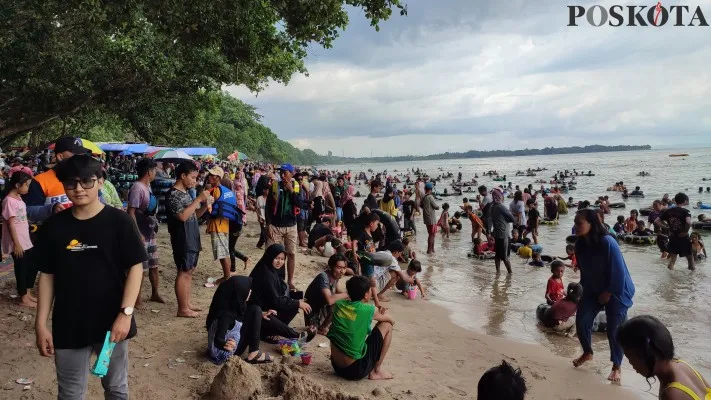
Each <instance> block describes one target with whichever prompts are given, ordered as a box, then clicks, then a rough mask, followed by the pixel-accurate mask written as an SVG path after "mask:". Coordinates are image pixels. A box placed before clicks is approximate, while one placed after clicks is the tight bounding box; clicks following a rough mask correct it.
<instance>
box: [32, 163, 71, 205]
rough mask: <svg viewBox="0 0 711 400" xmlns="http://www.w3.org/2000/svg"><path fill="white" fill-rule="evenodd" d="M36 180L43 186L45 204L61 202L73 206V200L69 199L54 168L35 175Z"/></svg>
mask: <svg viewBox="0 0 711 400" xmlns="http://www.w3.org/2000/svg"><path fill="white" fill-rule="evenodd" d="M35 181H37V183H39V185H40V187H42V193H44V197H45V199H44V204H45V205H47V204H57V203H61V204H63V205H65V206H69V207H71V205H72V202H71V201H69V197H67V194H66V192H64V186H62V182H60V181H59V179H57V174H56V172H54V170H53V169H50V170H49V171H47V172H43V173H41V174H39V175H37V176H35Z"/></svg>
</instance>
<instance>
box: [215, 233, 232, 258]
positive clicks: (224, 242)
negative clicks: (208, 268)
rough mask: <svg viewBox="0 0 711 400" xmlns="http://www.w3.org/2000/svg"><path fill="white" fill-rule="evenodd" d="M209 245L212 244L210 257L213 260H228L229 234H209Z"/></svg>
mask: <svg viewBox="0 0 711 400" xmlns="http://www.w3.org/2000/svg"><path fill="white" fill-rule="evenodd" d="M210 243H212V257H213V259H215V260H224V259H225V258H230V239H229V233H226V232H211V233H210Z"/></svg>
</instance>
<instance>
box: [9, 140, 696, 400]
mask: <svg viewBox="0 0 711 400" xmlns="http://www.w3.org/2000/svg"><path fill="white" fill-rule="evenodd" d="M42 154H45V153H42ZM47 154H48V157H46V158H45V157H44V155H42V157H41V158H44V161H46V162H44V163H30V164H28V165H27V166H24V165H22V163H20V165H15V166H13V167H12V168H13V169H14V170H12V169H11V170H10V171H9V172H11V173H10V174H8V177H7V179H6V183H5V185H6V194H5V197H4V199H3V204H2V218H3V229H2V251H3V254H12V256H13V259H14V262H15V275H16V281H17V291H18V295H19V297H20V301H21V304H22V305H24V306H27V307H33V308H35V307H36V308H37V318H36V323H35V330H36V336H37V345H38V348H39V351H40V353H41V354H42V355H43V356H54V359H55V365H56V370H57V385H58V393H59V398H60V399H74V398H83V396H84V393H85V391H86V380H87V376H88V373H89V369H90V366H89V365H88V359H89V356H90V354H91V353H92V352H94V353H96V352H98V351H100V349H101V347H102V345H103V343H104V339H105V337H106V335H107V332H109V333H108V335H109V339H110V341H111V342H113V343H115V344H116V347H115V348H114V351H113V354H112V356H111V362H110V368H109V370H108V373H107V374H106V375H105V376H103V377H102V385H103V387H104V390H105V392H106V395H107V396H108V397H112V398H126V397H127V394H128V374H127V368H128V350H127V349H128V344H127V343H128V341H127V339H130V338H132V337H133V336H135V335H136V332H137V327H136V324H135V321H134V318H133V312H134V308H135V307H136V306H137V305H139V304H140V302H141V301H142V299H141V298H140V296H139V293H140V289H141V285H142V281H143V279H144V278H143V277H144V274H147V276H148V278H149V281H150V285H151V296H150V299H149V301H154V302H164V301H165V300H164V298H163V296H164V294H161V293H160V291H159V282H158V280H159V273H158V262H157V260H158V254H157V245H156V233H157V232H158V229H159V226H160V224H159V223H158V220H157V218H156V214H157V209H158V208H159V200H158V199H157V198H156V196H155V195H154V193H153V190H152V185H151V183H152V182H153V181H154V180H156V179H157V178H160V179H171V181H170V183H171V184H170V188H169V189H168V190H167V192H166V194H165V200H164V207H165V214H166V216H167V220H166V225H167V230H168V233H169V235H170V246H171V250H172V255H173V263H174V264H175V266H176V268H177V271H178V273H177V276H176V279H175V287H174V288H175V296H176V299H177V304H178V306H177V310H176V315H177V316H178V317H186V318H195V317H199V316H201V312H202V310H201V309H200V308H199V307H197V306H196V305H195V304H193V303H192V301H191V289H192V286H193V283H192V274H193V272H194V270H195V268H196V267H197V265H198V260H199V258H200V253H201V252H202V249H203V247H202V242H201V233H200V230H201V228H200V225H201V224H203V225H204V226H205V229H206V232H207V234H208V235H209V238H210V245H211V250H212V258H213V260H214V261H216V262H218V263H219V265H220V268H221V272H222V276H221V277H220V278H219V279H217V280H216V281H215V282H214V286H215V287H216V290H215V293H214V296H213V298H212V302H211V304H210V307H209V310H208V313H207V317H206V323H205V329H206V333H207V349H206V355H207V357H208V359H209V360H210V361H212V362H213V363H216V364H222V363H224V362H226V361H227V360H228V359H229V358H230V357H233V356H242V355H244V360H246V361H247V362H249V363H253V364H262V363H270V362H272V361H273V358H272V356H271V355H270V354H269V353H268V352H264V351H262V349H261V347H260V346H261V343H262V342H264V343H274V344H275V343H278V342H279V341H280V340H284V339H290V340H295V341H297V342H298V343H301V344H304V343H308V342H310V341H311V340H313V338H314V337H315V336H316V335H317V334H321V335H325V336H327V337H328V338H329V339H330V346H331V364H332V367H333V370H334V372H335V373H336V374H337V375H338V376H340V377H342V378H344V379H349V380H359V379H363V378H365V377H368V378H369V379H373V380H380V379H391V378H393V376H392V374H390V373H389V372H387V371H386V370H385V368H384V367H383V363H384V361H385V359H386V356H387V353H388V350H389V347H390V344H391V342H392V339H393V335H394V334H393V325H394V324H395V318H394V316H393V315H392V313H391V312H390V310H389V309H388V308H387V307H386V306H385V305H384V303H386V302H387V301H389V298H388V293H390V291H391V290H392V289H396V290H397V291H398V292H399V293H401V294H402V295H403V296H405V297H407V298H410V299H412V298H414V297H415V295H416V292H417V291H419V292H420V294H421V296H422V298H427V295H428V293H427V290H426V288H425V286H424V284H423V282H422V281H421V280H420V279H419V278H418V273H420V272H421V271H422V264H421V261H420V260H419V259H418V258H417V253H416V251H414V248H413V247H412V243H411V240H413V239H414V236H413V235H414V233H415V232H416V230H417V227H416V218H415V217H416V216H418V215H419V216H421V219H422V221H423V222H424V225H425V227H424V228H425V230H426V232H427V246H426V248H427V250H426V253H427V254H428V255H429V256H430V257H434V255H435V251H436V240H437V235H438V232H440V231H441V232H442V234H444V235H448V234H450V233H451V231H452V230H454V231H461V230H462V226H463V225H462V224H461V222H459V218H462V217H463V216H466V217H467V218H468V219H469V220H470V223H471V239H472V246H473V250H472V253H473V254H475V255H477V256H482V257H485V258H489V257H490V258H493V259H494V265H495V269H496V271H497V272H499V270H500V265H501V264H502V263H503V264H504V266H505V268H506V270H507V272H508V273H509V274H511V273H513V270H512V265H511V260H510V254H511V252H512V250H513V251H516V253H517V254H519V255H520V256H522V257H523V258H531V259H532V260H533V261H531V262H532V263H534V262H535V263H536V264H532V265H537V266H542V265H545V263H546V262H548V263H550V266H551V272H552V276H551V278H550V279H549V281H548V285H547V287H546V292H545V300H546V303H547V305H548V306H550V307H549V308H546V309H545V310H544V311H543V312H542V316H541V319H542V321H543V325H545V326H546V327H549V328H553V329H555V330H558V331H562V332H569V331H570V329H571V328H573V327H575V329H576V331H577V336H578V340H579V342H580V344H581V347H582V350H583V355H582V356H580V357H579V358H577V359H576V360H575V361H574V365H575V366H576V367H578V366H580V365H582V364H583V363H585V362H586V361H588V360H590V359H591V358H592V356H593V350H592V345H591V333H592V330H593V328H592V326H593V320H594V319H595V318H596V316H597V315H598V314H599V313H600V312H601V311H603V310H604V313H605V314H606V316H607V335H608V340H609V345H610V352H611V361H612V372H611V374H610V376H609V379H610V380H611V381H613V382H619V381H620V366H621V364H622V358H623V355H627V357H628V358H629V360H630V362H631V363H632V365H633V366H634V368H635V370H636V371H638V372H639V373H640V374H642V375H644V376H645V377H653V376H657V377H658V378H659V380H660V381H661V382H662V384H663V387H662V389H661V390H660V397H661V398H668V399H672V398H678V396H677V395H678V393H677V392H683V393H686V394H688V395H689V396H691V397H692V398H695V397H694V395H696V396H697V397H698V398H701V396H703V395H705V393H707V392H708V391H709V389H707V386H708V385H707V384H706V382H705V381H704V379H703V378H702V377H701V376H700V375H699V374H698V373H696V372H695V370H693V368H691V367H690V366H688V365H687V364H684V363H681V362H678V361H677V360H675V359H674V346H673V343H672V339H671V335H670V334H669V332H668V330H667V329H666V328H665V327H664V325H663V324H662V323H661V322H659V321H658V320H656V319H655V318H653V317H649V316H639V317H635V318H632V319H630V320H627V313H628V310H629V308H630V307H631V306H632V300H633V297H634V294H635V288H634V284H633V282H632V279H631V277H630V274H629V271H628V269H627V266H626V264H625V261H624V258H623V257H622V253H621V251H620V248H619V245H618V243H617V240H616V238H615V236H613V235H611V234H610V232H611V231H612V232H617V229H618V228H619V227H618V226H617V225H615V227H614V228H611V227H609V226H607V225H606V224H605V223H604V215H605V207H604V205H605V199H604V198H603V199H601V200H600V202H601V203H599V204H598V208H597V209H592V208H589V207H585V205H583V206H582V207H581V205H578V207H580V209H579V210H578V211H577V213H576V215H575V226H574V233H575V235H576V236H577V240H576V242H575V244H574V245H570V246H568V248H567V249H566V252H567V255H566V256H565V257H558V258H555V259H554V258H550V257H549V259H547V260H543V257H542V255H541V251H540V245H539V244H538V226H539V224H540V223H544V222H543V221H548V222H549V223H554V222H553V221H556V222H557V219H558V215H559V214H560V213H563V212H567V208H568V207H569V206H572V205H571V204H567V203H565V201H563V199H562V198H561V197H560V195H559V194H558V193H551V192H549V191H536V190H533V189H532V187H527V188H525V189H524V190H522V191H521V190H514V188H512V187H510V185H509V187H506V186H503V185H502V186H501V187H496V188H493V189H491V190H489V189H488V188H487V187H486V186H479V187H478V190H477V191H478V195H477V196H476V198H475V199H474V198H473V199H471V201H470V200H469V199H464V201H463V204H462V205H460V206H459V209H460V211H456V212H455V213H454V214H452V215H450V214H449V209H450V205H449V204H442V205H440V204H439V203H438V198H437V197H436V192H435V191H434V189H435V183H436V182H433V181H431V180H429V179H427V177H424V176H421V174H419V171H412V175H414V176H415V179H411V178H410V175H409V174H408V176H407V179H406V180H405V181H404V182H396V181H395V180H392V179H391V178H390V177H385V176H386V175H387V174H384V175H382V176H381V175H380V174H376V175H374V176H373V177H372V178H370V179H368V177H367V176H366V175H365V174H363V173H361V174H359V175H358V176H352V175H351V173H350V171H345V172H344V171H341V172H335V171H317V170H314V169H309V168H302V169H300V170H297V169H296V168H295V167H294V166H292V165H290V164H283V165H280V166H272V165H269V164H235V163H228V162H203V163H199V162H194V161H183V162H179V163H164V164H159V163H157V162H156V161H155V160H153V159H151V158H148V157H132V158H124V157H108V158H106V159H98V158H96V157H94V156H92V155H91V154H90V152H89V151H88V150H87V149H84V148H83V147H81V145H80V142H78V141H77V140H75V139H74V138H61V139H59V140H58V141H57V142H56V144H55V147H54V152H53V153H47ZM41 161H42V160H41ZM40 166H42V168H43V169H45V170H44V171H41V169H35V168H38V167H40ZM18 167H19V168H18ZM117 170H118V171H120V172H121V173H130V174H135V175H136V177H135V179H134V180H133V182H132V184H131V186H130V188H129V189H128V190H127V191H125V193H120V192H119V191H116V190H114V192H115V197H116V198H117V200H113V201H112V199H111V198H112V197H113V196H114V193H109V192H110V189H107V188H108V187H111V186H112V185H111V183H110V179H108V177H110V176H113V175H114V174H115V173H116V171H117ZM409 172H410V171H408V173H409ZM460 179H461V177H460ZM398 183H403V185H402V187H401V188H398V187H397V184H398ZM359 184H366V185H368V187H369V188H370V191H369V194H368V195H367V197H366V199H365V202H364V204H363V206H362V207H360V208H358V207H357V206H356V205H355V199H356V198H357V197H358V196H359V193H358V191H357V186H358V185H359ZM509 195H512V196H511V197H512V201H511V203H510V204H509V205H508V206H506V205H505V204H504V202H505V200H504V199H505V198H507V197H509ZM571 200H572V199H571ZM539 202H542V203H543V209H544V213H543V216H541V214H540V213H539V211H538V203H539ZM473 203H478V204H477V205H476V206H474V205H473ZM675 203H676V204H675V206H674V207H671V206H670V207H669V208H668V209H666V210H664V209H663V200H662V201H660V202H655V203H654V212H655V214H654V215H651V214H650V217H649V219H650V221H652V222H653V225H654V226H655V229H656V233H657V234H658V235H666V236H668V239H669V240H668V243H667V245H666V247H664V248H663V249H662V248H661V247H660V249H662V251H663V253H668V254H670V256H669V257H670V268H671V267H673V264H674V261H675V259H676V256H682V257H687V259H688V260H689V267H690V268H693V265H694V264H693V263H694V257H693V256H692V254H693V253H692V250H693V249H694V248H696V249H697V253H698V252H699V250H698V246H697V245H694V244H693V243H692V240H691V239H690V238H689V237H688V231H689V228H690V225H691V218H690V215H689V213H688V210H686V209H685V208H684V207H683V206H684V205H685V204H687V203H688V198H686V196H685V195H684V194H683V193H680V194H678V195H677V196H676V197H675ZM440 209H441V210H442V211H441V212H440V213H439V218H438V216H437V211H439V210H440ZM249 212H254V213H255V215H256V222H257V223H258V224H259V226H260V232H261V234H260V238H259V240H258V242H257V247H259V248H264V249H265V251H264V254H263V255H262V257H261V258H260V259H259V260H258V261H257V262H256V263H255V265H254V267H253V268H252V269H251V271H250V272H249V275H245V273H244V272H242V273H240V272H237V271H238V266H237V265H236V264H235V262H236V259H240V260H241V261H243V263H244V267H243V270H244V271H246V270H248V269H249V267H250V266H251V261H252V260H251V259H250V258H249V257H246V256H245V255H244V254H242V253H241V252H240V251H239V250H238V249H237V242H238V238H239V237H240V234H241V232H242V229H243V226H244V224H245V223H246V222H247V215H248V213H249ZM632 228H634V231H632V232H633V233H635V234H636V233H638V230H639V228H640V226H639V223H638V222H636V221H635V224H634V226H633V223H632V222H628V221H623V223H622V229H624V232H629V230H628V229H632ZM529 235H530V236H531V238H530V239H529V237H528V236H529ZM482 238H484V239H485V241H484V240H482ZM697 242H698V241H697ZM695 246H696V247H695ZM300 247H307V248H310V249H313V250H314V251H315V252H317V254H320V255H322V256H326V257H328V261H327V263H326V265H327V267H326V268H325V270H324V271H323V272H320V273H318V274H317V275H316V276H315V277H314V278H313V280H312V282H311V284H310V285H308V287H307V289H306V290H305V292H302V291H299V290H298V288H297V287H296V285H295V281H294V277H295V274H296V257H297V255H298V254H299V248H300ZM401 264H403V265H406V267H405V268H404V269H403V267H401ZM567 267H570V268H572V269H574V270H575V271H580V282H579V283H570V284H569V285H568V286H567V288H566V286H565V285H564V282H563V275H564V271H565V269H566V268H567ZM38 272H40V274H39V275H40V276H39V283H38V285H37V296H34V295H33V293H32V290H33V289H34V287H35V282H36V276H37V273H38ZM345 279H347V281H346V283H345V288H346V290H345V292H341V291H340V290H339V289H338V286H339V285H338V284H339V282H340V281H341V280H345ZM50 311H51V313H52V327H51V330H50V328H49V326H48V320H49V317H50ZM299 312H302V313H303V314H304V316H305V327H304V329H303V330H301V331H299V330H296V329H294V328H293V327H292V326H291V325H292V322H293V320H294V318H295V317H296V316H297V315H298V314H299ZM373 324H374V325H373ZM672 389H674V390H672ZM478 391H479V395H478V396H479V397H478V398H479V399H523V398H524V396H525V393H526V383H525V380H524V379H523V377H522V376H521V372H520V370H517V369H515V368H514V367H512V366H510V365H509V364H507V363H505V362H504V363H502V364H501V365H499V366H497V367H495V368H492V369H491V370H489V371H487V372H486V373H485V374H484V376H482V378H481V381H480V383H479V387H478ZM670 393H674V394H670ZM674 396H677V397H674Z"/></svg>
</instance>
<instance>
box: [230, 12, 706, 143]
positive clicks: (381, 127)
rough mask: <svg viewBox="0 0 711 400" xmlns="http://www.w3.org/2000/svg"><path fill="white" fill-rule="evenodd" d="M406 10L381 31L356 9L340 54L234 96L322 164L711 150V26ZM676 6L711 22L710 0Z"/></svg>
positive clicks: (325, 54) (316, 54)
mask: <svg viewBox="0 0 711 400" xmlns="http://www.w3.org/2000/svg"><path fill="white" fill-rule="evenodd" d="M404 2H405V3H406V4H407V8H408V16H405V17H402V16H399V15H398V13H397V12H394V13H393V14H394V15H393V16H392V17H391V19H390V20H388V21H384V22H381V23H380V31H379V32H376V31H375V29H373V28H372V27H371V26H370V25H369V22H368V21H367V20H366V18H365V17H364V16H363V13H362V11H361V10H357V9H349V17H350V24H349V25H348V27H347V28H346V30H345V31H343V32H341V35H340V37H339V38H338V39H337V40H336V41H335V42H334V46H333V48H332V49H328V50H326V49H323V48H321V47H319V46H317V45H313V46H311V47H310V48H309V56H308V58H307V59H306V61H305V62H306V67H307V68H308V70H309V76H308V77H307V76H304V75H295V76H294V77H293V78H292V80H291V82H290V83H289V84H288V85H286V86H284V85H281V84H278V83H270V84H269V85H268V87H267V88H266V89H265V90H263V91H262V92H260V93H258V95H257V94H255V93H250V92H249V91H248V90H246V89H245V88H243V87H228V88H227V90H228V91H229V92H230V93H232V94H233V95H234V96H236V97H238V98H240V99H242V100H244V101H245V102H247V103H250V104H253V105H255V106H256V107H257V109H258V112H259V113H260V114H262V115H263V117H264V118H263V122H264V123H265V124H266V125H267V126H269V127H270V128H271V129H272V130H273V131H274V132H275V133H276V134H277V135H278V136H279V137H280V138H281V139H283V140H287V141H289V142H290V143H292V144H293V145H295V146H296V147H298V148H301V149H307V148H308V149H312V150H314V151H316V152H317V153H320V154H326V153H327V152H329V151H331V152H332V153H333V154H334V155H339V156H340V155H344V156H352V157H361V156H370V155H373V156H386V155H407V154H412V155H425V154H433V153H441V152H445V151H467V150H472V149H476V150H494V149H511V150H515V149H522V148H541V147H547V146H556V147H560V146H575V145H587V144H606V145H621V144H649V145H652V146H653V147H659V148H661V147H684V146H691V145H711V112H709V110H711V69H710V68H709V65H711V41H709V40H708V38H709V37H711V27H688V26H684V27H677V26H673V23H671V22H668V23H667V24H666V25H665V26H663V27H652V26H650V27H628V26H621V27H609V26H602V27H592V26H590V25H589V24H588V23H587V22H586V20H585V19H584V18H581V19H579V20H578V22H579V23H578V25H579V26H577V27H569V26H567V24H568V7H567V5H573V4H575V5H584V6H586V7H590V6H592V5H596V4H597V5H602V6H603V7H606V8H609V6H611V5H613V4H620V5H648V6H651V7H654V5H656V2H652V1H650V0H637V1H633V2H628V1H624V0H613V1H595V2H592V1H587V0H580V1H577V2H570V1H542V2H541V1H536V2H532V1H523V0H477V1H472V0H404ZM662 4H663V5H667V6H668V5H671V4H672V3H669V4H665V3H664V2H662ZM674 4H684V5H689V6H690V8H692V9H695V8H696V6H700V7H701V9H702V11H703V12H704V16H705V17H706V19H707V21H708V22H709V23H711V0H689V2H686V0H685V1H683V2H681V3H679V2H678V1H676V2H675V3H674ZM596 17H597V18H599V15H598V16H596ZM690 19H691V15H687V16H685V18H684V21H685V23H688V21H689V20H690Z"/></svg>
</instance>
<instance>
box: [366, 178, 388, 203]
mask: <svg viewBox="0 0 711 400" xmlns="http://www.w3.org/2000/svg"><path fill="white" fill-rule="evenodd" d="M382 188H383V184H382V183H381V182H380V181H379V180H377V179H376V180H374V181H373V182H371V183H370V194H369V195H368V197H367V198H366V199H365V203H363V205H364V206H366V207H368V208H369V209H370V210H375V209H377V208H378V197H377V196H378V193H380V189H382Z"/></svg>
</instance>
